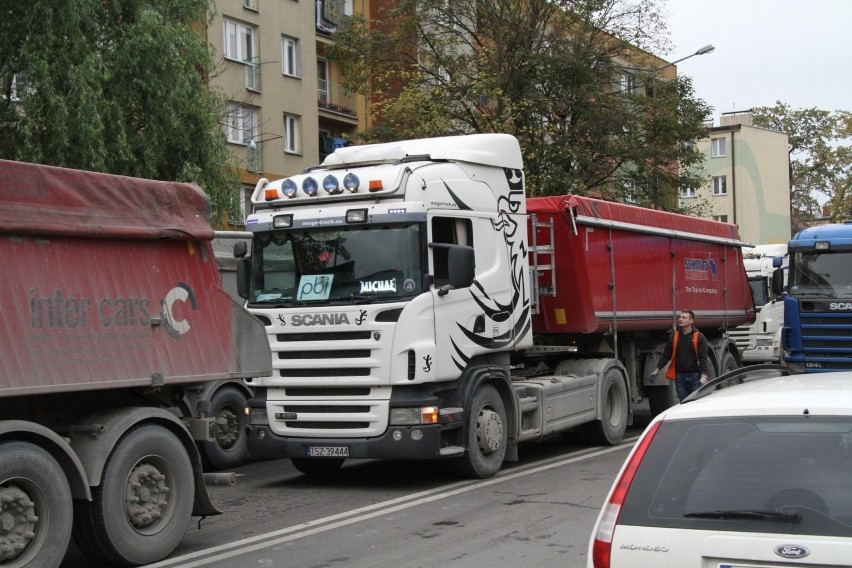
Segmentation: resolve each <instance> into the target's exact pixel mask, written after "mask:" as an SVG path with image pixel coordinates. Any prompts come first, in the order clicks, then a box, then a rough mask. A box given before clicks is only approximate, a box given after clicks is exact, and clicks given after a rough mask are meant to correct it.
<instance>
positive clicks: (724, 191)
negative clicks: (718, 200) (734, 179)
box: [713, 176, 728, 195]
mask: <svg viewBox="0 0 852 568" xmlns="http://www.w3.org/2000/svg"><path fill="white" fill-rule="evenodd" d="M713 195H728V176H713Z"/></svg>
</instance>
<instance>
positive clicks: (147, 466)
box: [74, 424, 195, 566]
mask: <svg viewBox="0 0 852 568" xmlns="http://www.w3.org/2000/svg"><path fill="white" fill-rule="evenodd" d="M194 499H195V480H194V478H193V471H192V464H191V463H190V460H189V456H188V454H187V451H186V448H185V447H184V446H183V444H182V443H181V442H180V440H178V438H177V436H175V435H174V434H173V433H172V432H170V431H169V430H167V429H166V428H163V427H161V426H156V425H153V424H150V425H146V426H141V427H139V428H136V429H135V430H131V431H130V432H128V433H127V434H125V436H124V438H122V439H121V440H120V441H119V442H118V444H117V445H116V446H115V448H113V451H112V454H111V455H110V457H109V459H108V460H107V462H106V465H105V467H104V472H103V475H102V477H101V484H100V486H99V487H95V488H93V490H92V501H91V502H89V503H82V504H81V506H79V507H77V510H76V513H75V518H74V540H75V542H76V543H77V546H79V548H80V550H81V551H83V553H85V554H86V555H87V556H89V557H90V558H91V559H93V560H95V561H97V562H100V563H103V564H118V565H122V566H138V565H140V564H148V563H150V562H156V561H157V560H161V559H163V558H164V557H166V556H168V555H169V554H170V553H171V552H172V551H173V550H174V549H175V547H177V545H178V543H180V541H181V539H182V538H183V535H184V533H185V532H186V529H187V526H188V524H189V519H190V516H191V515H192V505H193V501H194Z"/></svg>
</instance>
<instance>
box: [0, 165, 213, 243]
mask: <svg viewBox="0 0 852 568" xmlns="http://www.w3.org/2000/svg"><path fill="white" fill-rule="evenodd" d="M0 228H2V229H3V230H4V231H6V232H10V233H21V234H41V235H56V234H62V235H77V236H90V237H106V238H172V239H192V240H211V239H212V238H213V229H212V228H211V226H210V201H209V199H208V198H207V196H206V195H205V194H204V192H203V191H202V190H201V189H200V188H199V187H198V186H196V185H194V184H189V183H178V182H165V181H153V180H146V179H139V178H131V177H126V176H116V175H111V174H103V173H96V172H86V171H80V170H72V169H67V168H57V167H52V166H43V165H35V164H28V163H24V162H12V161H7V160H0Z"/></svg>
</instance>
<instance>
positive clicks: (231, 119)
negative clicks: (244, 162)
mask: <svg viewBox="0 0 852 568" xmlns="http://www.w3.org/2000/svg"><path fill="white" fill-rule="evenodd" d="M256 132H257V109H256V108H252V107H247V106H243V105H239V104H237V103H228V115H227V116H226V122H225V135H226V136H227V138H228V143H229V144H240V145H243V146H245V145H247V144H248V143H249V140H252V139H253V138H254V137H255V133H256Z"/></svg>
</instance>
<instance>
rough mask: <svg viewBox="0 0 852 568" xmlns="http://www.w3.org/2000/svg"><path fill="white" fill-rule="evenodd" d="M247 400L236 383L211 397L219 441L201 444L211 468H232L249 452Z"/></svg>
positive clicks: (208, 466)
mask: <svg viewBox="0 0 852 568" xmlns="http://www.w3.org/2000/svg"><path fill="white" fill-rule="evenodd" d="M246 404H247V402H246V397H245V395H244V394H243V393H242V392H240V391H239V390H238V389H235V388H233V387H224V388H221V389H219V390H217V391H216V392H215V393H214V394H213V396H212V397H211V398H210V414H211V416H213V418H214V420H215V421H216V424H215V425H214V432H215V434H216V441H215V442H201V443H200V444H198V449H199V451H200V452H201V457H202V459H203V460H204V465H205V466H206V467H207V468H209V469H212V470H217V469H229V468H232V467H237V466H239V465H242V463H243V462H244V461H245V459H246V457H247V456H248V447H247V442H246V426H247V424H248V417H247V416H246V413H245V408H246Z"/></svg>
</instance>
